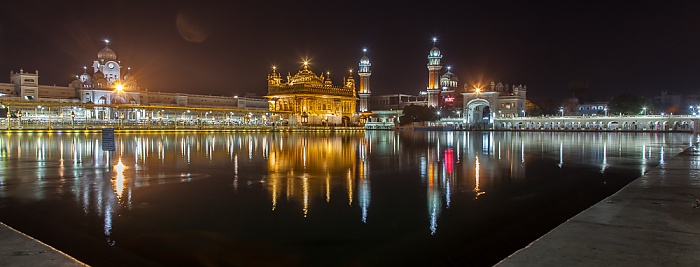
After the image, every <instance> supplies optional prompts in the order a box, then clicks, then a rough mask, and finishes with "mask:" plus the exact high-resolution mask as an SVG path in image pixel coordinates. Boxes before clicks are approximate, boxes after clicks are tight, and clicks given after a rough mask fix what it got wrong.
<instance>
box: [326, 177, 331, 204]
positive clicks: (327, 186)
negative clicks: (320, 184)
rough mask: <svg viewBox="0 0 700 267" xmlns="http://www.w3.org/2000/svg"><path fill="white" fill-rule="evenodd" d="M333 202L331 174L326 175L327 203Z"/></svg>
mask: <svg viewBox="0 0 700 267" xmlns="http://www.w3.org/2000/svg"><path fill="white" fill-rule="evenodd" d="M330 202H331V174H330V173H329V172H327V173H326V203H330Z"/></svg>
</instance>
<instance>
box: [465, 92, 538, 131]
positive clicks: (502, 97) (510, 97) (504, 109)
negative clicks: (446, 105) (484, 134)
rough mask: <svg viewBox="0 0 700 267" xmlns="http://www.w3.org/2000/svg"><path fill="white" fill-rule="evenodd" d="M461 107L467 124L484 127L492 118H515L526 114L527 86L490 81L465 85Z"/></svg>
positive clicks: (491, 121) (491, 122)
mask: <svg viewBox="0 0 700 267" xmlns="http://www.w3.org/2000/svg"><path fill="white" fill-rule="evenodd" d="M465 91H466V92H465V93H462V97H463V100H462V101H463V109H464V114H465V120H466V122H467V124H469V125H475V126H477V127H486V125H491V124H493V119H494V118H516V117H524V116H525V115H526V112H525V111H526V102H527V99H526V97H527V86H525V85H513V86H512V87H511V86H509V85H508V84H505V85H504V84H503V83H501V82H498V83H495V82H493V81H492V82H491V84H490V86H488V87H487V86H480V85H472V86H471V88H470V86H469V85H465Z"/></svg>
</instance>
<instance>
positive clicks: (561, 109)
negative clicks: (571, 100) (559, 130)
mask: <svg viewBox="0 0 700 267" xmlns="http://www.w3.org/2000/svg"><path fill="white" fill-rule="evenodd" d="M559 112H561V116H562V117H564V107H559Z"/></svg>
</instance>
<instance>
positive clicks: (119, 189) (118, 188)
mask: <svg viewBox="0 0 700 267" xmlns="http://www.w3.org/2000/svg"><path fill="white" fill-rule="evenodd" d="M125 169H126V167H125V166H124V163H122V159H121V158H120V159H119V162H118V163H117V165H115V166H114V172H115V173H116V178H115V179H114V180H112V183H113V186H114V192H115V193H116V194H117V198H119V199H121V198H122V194H123V193H124V184H125V183H126V179H125V178H124V170H125Z"/></svg>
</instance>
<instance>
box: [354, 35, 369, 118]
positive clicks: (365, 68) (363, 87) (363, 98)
mask: <svg viewBox="0 0 700 267" xmlns="http://www.w3.org/2000/svg"><path fill="white" fill-rule="evenodd" d="M362 53H363V55H362V58H361V59H360V68H359V69H358V70H357V74H359V75H360V88H359V90H358V92H357V94H358V96H359V97H360V106H359V108H360V112H365V111H367V110H369V105H368V103H367V100H368V98H369V96H370V94H372V91H370V90H369V76H371V75H372V71H371V70H370V69H369V67H371V66H372V64H371V63H369V58H368V57H367V48H364V49H362Z"/></svg>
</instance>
